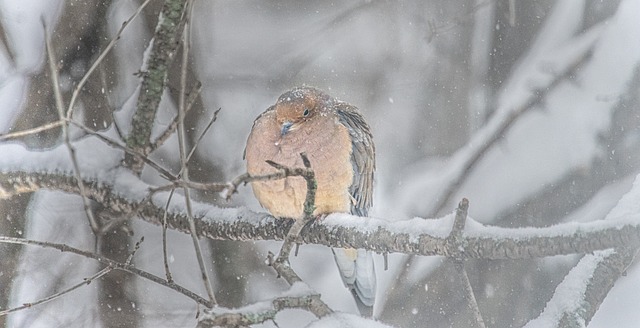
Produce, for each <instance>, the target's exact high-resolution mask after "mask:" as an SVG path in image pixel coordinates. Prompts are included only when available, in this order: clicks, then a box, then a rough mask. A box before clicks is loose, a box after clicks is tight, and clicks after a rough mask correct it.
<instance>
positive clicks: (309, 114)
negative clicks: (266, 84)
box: [275, 87, 330, 136]
mask: <svg viewBox="0 0 640 328" xmlns="http://www.w3.org/2000/svg"><path fill="white" fill-rule="evenodd" d="M329 101H330V97H329V96H328V95H326V94H325V93H323V92H322V91H320V90H318V89H315V88H311V87H298V88H295V89H293V90H290V91H287V92H285V93H283V94H282V95H281V96H280V97H279V98H278V101H277V102H276V104H275V111H276V120H277V121H278V124H280V134H281V135H283V136H284V135H286V134H287V133H289V132H291V131H295V130H296V129H298V128H300V127H301V126H302V125H304V124H305V123H307V122H309V121H311V120H313V119H314V118H315V117H316V116H317V115H318V113H319V112H321V111H322V110H323V109H324V108H326V107H327V105H328V102H329Z"/></svg>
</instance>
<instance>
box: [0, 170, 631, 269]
mask: <svg viewBox="0 0 640 328" xmlns="http://www.w3.org/2000/svg"><path fill="white" fill-rule="evenodd" d="M123 172H128V171H126V170H124V171H123ZM123 174H124V173H123ZM116 175H117V174H116ZM135 178H136V177H135V176H133V175H131V176H129V177H128V179H135ZM126 183H127V186H126V187H121V188H131V187H132V186H135V184H134V183H133V182H132V181H129V180H128V181H127V182H126ZM139 183H140V184H143V183H144V182H142V181H139ZM84 184H85V187H86V192H87V195H88V196H89V197H90V198H91V199H93V200H95V201H97V202H100V203H101V204H104V206H105V207H106V208H108V209H111V210H113V211H115V212H116V213H123V212H128V213H131V212H136V211H137V213H140V214H141V215H142V218H143V219H144V220H146V221H148V222H150V223H153V224H156V225H161V224H162V219H163V215H164V213H165V212H164V206H165V204H166V197H163V196H168V193H160V194H156V195H154V196H153V198H152V199H153V201H149V200H148V198H147V197H142V196H140V197H139V199H138V200H131V199H128V198H126V197H124V196H123V194H126V192H125V191H123V190H118V188H117V186H114V185H113V184H110V183H109V182H108V181H100V182H98V181H97V180H90V179H87V178H85V180H84ZM138 187H139V186H136V188H138ZM39 189H53V190H59V191H63V192H67V193H72V194H78V195H79V190H78V185H77V183H76V181H75V178H74V176H73V174H72V173H64V174H63V173H44V172H39V173H38V172H22V171H9V172H7V171H5V172H1V173H0V199H2V198H9V197H11V196H13V195H17V194H20V193H24V192H33V191H37V190H39ZM174 197H176V198H177V197H183V196H182V195H174ZM180 203H181V200H179V199H177V200H176V201H175V203H174V204H180ZM177 206H178V205H175V206H174V207H173V209H172V210H171V212H170V213H168V214H167V223H168V225H169V228H171V229H175V230H178V231H182V232H185V233H188V231H189V229H188V226H189V225H188V219H187V217H186V215H184V208H182V207H177ZM194 208H197V210H196V211H195V212H196V213H194V215H195V217H194V219H195V221H196V222H195V223H196V228H197V230H198V232H199V234H200V236H202V237H207V238H211V239H224V240H283V239H284V237H285V235H286V232H287V231H289V228H290V227H291V225H292V224H293V222H291V221H290V220H279V219H276V218H273V217H271V216H269V215H266V214H260V213H255V212H252V211H250V210H248V209H246V208H219V207H216V206H213V205H209V204H202V203H196V202H194ZM333 218H336V219H335V220H334V219H333ZM468 220H469V219H468ZM433 221H434V220H423V219H414V220H409V221H399V222H389V221H385V220H380V219H375V218H361V217H356V216H351V215H347V214H333V215H330V216H328V217H327V218H325V219H324V220H322V221H321V222H317V221H316V222H313V223H312V224H310V225H307V226H306V227H305V228H304V229H303V230H302V233H301V235H300V238H299V239H298V242H302V243H307V244H320V245H326V246H331V247H342V248H362V249H368V250H372V251H376V252H379V253H392V252H393V253H405V254H416V255H425V256H430V255H440V256H446V257H452V258H459V259H470V258H484V259H525V258H538V257H545V256H554V255H561V254H576V253H591V252H594V251H597V250H604V249H608V248H615V247H620V246H623V245H626V246H627V247H629V248H637V247H639V246H640V222H639V221H638V220H637V219H636V218H635V217H630V218H627V219H625V220H624V222H621V221H620V220H617V221H616V220H601V221H596V222H588V223H567V224H561V225H556V226H551V227H547V228H529V229H508V228H498V227H489V226H478V225H479V223H477V222H474V227H473V228H471V229H468V230H470V231H468V232H467V233H466V235H463V245H462V247H455V246H453V245H452V244H451V243H449V242H447V238H446V237H443V236H439V234H440V232H434V230H433ZM443 224H444V223H443ZM356 227H358V228H356ZM408 227H411V228H408Z"/></svg>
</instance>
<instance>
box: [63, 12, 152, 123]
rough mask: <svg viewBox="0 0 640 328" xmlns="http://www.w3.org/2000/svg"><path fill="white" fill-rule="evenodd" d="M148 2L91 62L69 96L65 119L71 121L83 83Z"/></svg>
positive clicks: (126, 21) (124, 23)
mask: <svg viewBox="0 0 640 328" xmlns="http://www.w3.org/2000/svg"><path fill="white" fill-rule="evenodd" d="M149 2H151V0H145V2H143V3H142V4H141V5H140V6H139V7H138V9H137V10H136V12H135V13H133V15H131V16H130V17H129V18H128V19H127V20H125V21H124V22H123V23H122V26H120V29H119V30H118V32H117V33H116V36H115V37H113V39H111V41H109V44H107V46H106V47H105V48H104V50H102V52H101V53H100V55H99V56H98V58H97V59H96V61H95V62H93V64H92V65H91V67H89V70H87V72H86V73H85V74H84V76H83V77H82V79H81V80H80V82H78V85H77V86H76V87H75V88H74V90H73V93H72V94H71V101H69V109H68V110H67V115H66V119H71V115H72V114H73V111H74V108H75V106H74V105H75V103H76V99H77V98H78V96H79V95H80V91H82V88H83V87H84V85H85V83H87V81H88V80H89V77H90V76H91V73H93V71H95V70H96V68H98V66H99V65H100V63H102V61H103V60H104V58H105V57H106V56H107V54H109V52H110V51H111V49H112V48H113V46H115V45H116V42H118V40H120V37H121V36H122V32H124V29H125V28H126V27H127V26H128V25H129V23H131V22H132V21H133V20H134V19H136V17H138V16H139V15H140V13H141V12H142V10H143V9H144V7H146V6H147V5H148V4H149Z"/></svg>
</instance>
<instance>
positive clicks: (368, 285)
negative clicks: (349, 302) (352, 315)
mask: <svg viewBox="0 0 640 328" xmlns="http://www.w3.org/2000/svg"><path fill="white" fill-rule="evenodd" d="M332 251H333V257H334V258H335V260H336V264H337V265H338V269H339V270H340V276H341V277H342V282H344V284H345V286H346V287H347V288H349V290H350V291H351V293H352V294H353V298H354V299H355V300H356V305H357V306H358V310H359V311H360V314H361V315H364V316H366V317H372V316H373V304H374V302H375V298H376V271H375V269H374V266H373V253H372V252H371V251H366V250H362V249H353V248H348V249H344V248H334V249H332Z"/></svg>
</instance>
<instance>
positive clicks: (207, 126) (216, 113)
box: [187, 107, 222, 162]
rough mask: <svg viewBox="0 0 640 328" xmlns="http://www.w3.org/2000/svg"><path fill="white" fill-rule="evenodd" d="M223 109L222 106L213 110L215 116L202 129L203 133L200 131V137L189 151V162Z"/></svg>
mask: <svg viewBox="0 0 640 328" xmlns="http://www.w3.org/2000/svg"><path fill="white" fill-rule="evenodd" d="M187 108H189V107H187ZM221 109H222V108H218V110H216V111H215V112H213V116H211V119H210V120H209V123H207V125H206V126H205V127H204V130H202V133H200V136H198V139H196V142H195V143H194V144H193V147H191V151H190V152H189V155H187V162H189V161H190V160H191V156H193V154H194V153H195V152H196V149H197V148H198V145H199V144H200V141H202V138H204V136H205V135H206V134H207V132H208V131H209V129H211V126H213V123H214V122H215V121H216V120H217V119H218V113H220V110H221Z"/></svg>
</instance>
